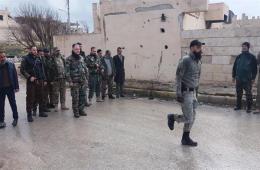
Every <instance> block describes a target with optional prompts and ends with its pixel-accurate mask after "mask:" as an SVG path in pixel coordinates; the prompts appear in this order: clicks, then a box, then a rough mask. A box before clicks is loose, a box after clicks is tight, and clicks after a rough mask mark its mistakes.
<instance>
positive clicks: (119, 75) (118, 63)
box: [113, 47, 125, 98]
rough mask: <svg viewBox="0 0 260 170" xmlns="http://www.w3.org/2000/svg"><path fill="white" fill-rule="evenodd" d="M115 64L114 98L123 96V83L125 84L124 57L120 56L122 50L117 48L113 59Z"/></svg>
mask: <svg viewBox="0 0 260 170" xmlns="http://www.w3.org/2000/svg"><path fill="white" fill-rule="evenodd" d="M113 60H114V64H115V70H116V75H115V79H114V80H115V82H116V97H117V98H119V97H125V96H124V92H123V91H124V83H125V57H124V56H123V55H122V48H121V47H118V48H117V55H116V56H114V57H113Z"/></svg>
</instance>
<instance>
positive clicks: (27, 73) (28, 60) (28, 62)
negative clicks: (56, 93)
mask: <svg viewBox="0 0 260 170" xmlns="http://www.w3.org/2000/svg"><path fill="white" fill-rule="evenodd" d="M20 72H21V74H22V75H23V76H24V77H25V78H26V80H27V82H26V111H27V119H28V122H33V118H32V111H33V109H34V108H35V103H38V104H39V112H40V113H39V116H40V117H48V115H47V114H46V113H44V102H43V93H44V88H45V86H46V85H47V79H46V76H45V71H44V65H43V62H42V60H41V58H40V57H38V56H37V47H31V48H30V53H29V54H28V55H27V56H25V57H24V59H23V61H22V63H21V68H20Z"/></svg>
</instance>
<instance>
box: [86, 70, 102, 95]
mask: <svg viewBox="0 0 260 170" xmlns="http://www.w3.org/2000/svg"><path fill="white" fill-rule="evenodd" d="M88 86H89V94H88V98H89V99H92V98H93V96H94V92H96V97H100V75H98V74H91V75H90V76H89V85H88Z"/></svg>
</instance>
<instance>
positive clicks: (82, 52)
mask: <svg viewBox="0 0 260 170" xmlns="http://www.w3.org/2000/svg"><path fill="white" fill-rule="evenodd" d="M77 44H78V45H79V47H80V55H81V56H82V57H83V58H84V60H85V61H86V57H87V56H86V53H85V51H83V49H82V47H83V46H82V44H81V43H80V42H78V43H77ZM87 91H88V84H87V85H86V103H85V106H86V107H90V106H91V104H90V103H88V95H87Z"/></svg>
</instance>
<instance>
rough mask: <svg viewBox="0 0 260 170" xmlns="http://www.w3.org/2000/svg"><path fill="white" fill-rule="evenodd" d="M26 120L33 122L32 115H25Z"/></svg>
mask: <svg viewBox="0 0 260 170" xmlns="http://www.w3.org/2000/svg"><path fill="white" fill-rule="evenodd" d="M27 120H28V122H33V117H32V113H27Z"/></svg>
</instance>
